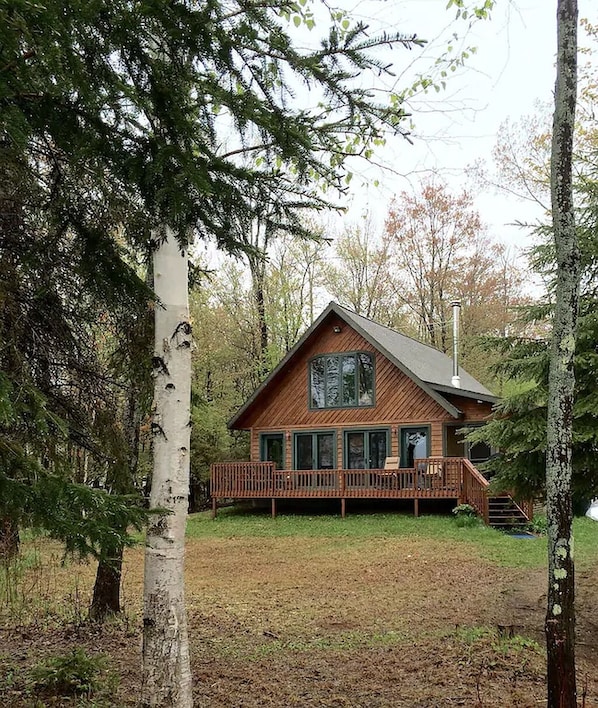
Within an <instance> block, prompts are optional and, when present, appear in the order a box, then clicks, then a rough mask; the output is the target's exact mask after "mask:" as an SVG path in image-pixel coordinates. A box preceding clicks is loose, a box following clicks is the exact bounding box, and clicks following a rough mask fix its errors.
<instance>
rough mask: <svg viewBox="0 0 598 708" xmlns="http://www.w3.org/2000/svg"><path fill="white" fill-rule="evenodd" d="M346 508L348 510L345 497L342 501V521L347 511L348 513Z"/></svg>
mask: <svg viewBox="0 0 598 708" xmlns="http://www.w3.org/2000/svg"><path fill="white" fill-rule="evenodd" d="M346 508H347V500H346V499H345V497H343V498H342V499H341V518H342V519H344V518H345V511H346Z"/></svg>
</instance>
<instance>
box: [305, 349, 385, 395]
mask: <svg viewBox="0 0 598 708" xmlns="http://www.w3.org/2000/svg"><path fill="white" fill-rule="evenodd" d="M309 387H310V398H309V401H310V407H311V408H352V407H359V406H373V405H374V355H373V354H370V353H369V352H355V353H351V354H347V353H343V354H325V355H323V356H318V357H316V358H315V359H312V360H311V362H310V367H309Z"/></svg>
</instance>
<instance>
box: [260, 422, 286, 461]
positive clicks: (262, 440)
mask: <svg viewBox="0 0 598 708" xmlns="http://www.w3.org/2000/svg"><path fill="white" fill-rule="evenodd" d="M259 435H260V440H259V443H260V462H267V460H266V459H265V457H266V456H265V454H264V453H265V451H266V449H265V447H266V439H267V438H269V437H274V436H277V435H280V436H281V437H282V465H283V466H282V467H281V468H280V469H283V470H284V469H286V464H287V448H286V436H285V433H284V430H272V431H271V432H270V431H268V432H267V433H263V432H262V433H260V434H259ZM276 469H278V467H277V468H276Z"/></svg>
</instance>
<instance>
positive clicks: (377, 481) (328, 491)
mask: <svg viewBox="0 0 598 708" xmlns="http://www.w3.org/2000/svg"><path fill="white" fill-rule="evenodd" d="M487 488H488V482H487V480H486V479H485V478H484V477H483V475H482V474H481V473H480V472H479V471H478V470H477V469H476V468H475V467H474V466H473V465H472V464H471V462H470V461H469V460H466V459H463V458H460V457H431V458H427V459H422V460H415V462H414V467H413V468H409V469H403V468H399V469H392V470H388V469H385V470H381V469H379V470H339V469H335V470H309V471H308V470H277V469H276V467H275V465H274V463H273V462H223V463H216V464H214V465H212V470H211V494H212V509H213V514H214V515H215V514H216V509H217V504H218V501H219V500H222V499H270V500H271V501H272V514H273V515H275V514H276V500H278V499H340V500H341V511H342V514H343V516H344V514H345V500H347V499H413V500H414V511H415V514H416V515H417V513H418V502H419V500H420V499H422V500H423V499H454V500H455V501H456V503H467V504H471V505H472V506H473V507H474V508H475V509H476V511H477V512H478V514H479V515H480V516H481V517H482V518H483V519H484V520H485V521H486V522H487V521H488V494H487Z"/></svg>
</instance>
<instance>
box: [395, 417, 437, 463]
mask: <svg viewBox="0 0 598 708" xmlns="http://www.w3.org/2000/svg"><path fill="white" fill-rule="evenodd" d="M418 428H420V429H421V428H425V429H426V430H427V431H428V434H427V436H426V453H427V454H426V457H430V453H431V451H432V426H431V425H430V423H421V424H419V425H418V424H417V423H412V424H411V425H399V429H398V432H397V435H398V438H399V439H398V440H397V442H398V444H399V447H398V450H399V468H400V469H406V470H408V469H411V468H410V467H402V466H401V465H402V462H403V430H417V429H418Z"/></svg>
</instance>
